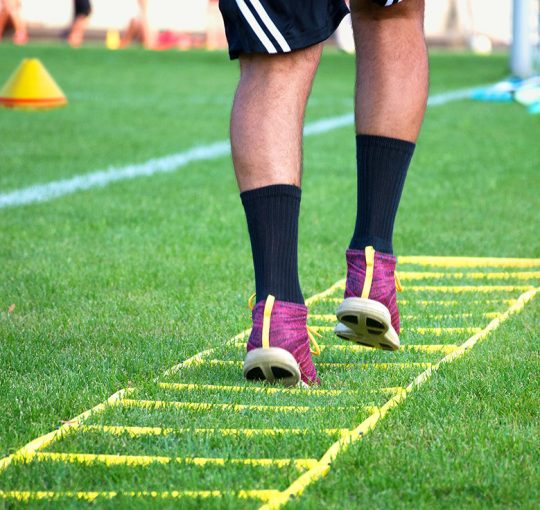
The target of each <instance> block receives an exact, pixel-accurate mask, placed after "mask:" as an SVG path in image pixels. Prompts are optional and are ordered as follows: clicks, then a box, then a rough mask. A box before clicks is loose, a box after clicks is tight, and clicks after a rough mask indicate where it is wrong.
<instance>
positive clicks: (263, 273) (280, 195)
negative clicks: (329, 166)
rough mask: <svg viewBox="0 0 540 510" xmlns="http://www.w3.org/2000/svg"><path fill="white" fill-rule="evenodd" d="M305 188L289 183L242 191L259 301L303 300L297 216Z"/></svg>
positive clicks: (300, 301) (299, 301)
mask: <svg viewBox="0 0 540 510" xmlns="http://www.w3.org/2000/svg"><path fill="white" fill-rule="evenodd" d="M301 196H302V191H301V190H300V188H297V187H296V186H292V185H289V184H275V185H272V186H265V187H263V188H257V189H254V190H250V191H244V192H243V193H241V194H240V197H241V199H242V204H243V205H244V210H245V212H246V219H247V225H248V230H249V237H250V239H251V250H252V252H253V266H254V268H255V286H256V292H257V301H260V300H261V299H266V297H267V296H268V294H272V295H273V296H275V298H276V299H279V300H281V301H288V302H291V303H300V304H304V297H303V295H302V291H301V289H300V281H299V279H298V217H299V215H300V198H301Z"/></svg>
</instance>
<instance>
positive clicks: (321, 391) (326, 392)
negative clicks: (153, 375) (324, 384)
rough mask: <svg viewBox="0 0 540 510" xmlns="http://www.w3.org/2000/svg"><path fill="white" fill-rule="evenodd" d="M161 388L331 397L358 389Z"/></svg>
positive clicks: (175, 385)
mask: <svg viewBox="0 0 540 510" xmlns="http://www.w3.org/2000/svg"><path fill="white" fill-rule="evenodd" d="M158 386H159V387H160V388H163V389H166V390H177V391H182V390H187V391H190V390H209V391H230V392H238V393H242V392H247V393H251V392H253V393H265V394H268V395H273V394H277V393H286V394H287V395H289V394H292V395H298V394H300V395H327V396H331V397H335V396H339V395H345V394H350V395H352V394H356V393H358V390H326V389H316V388H271V387H268V386H226V385H214V384H194V383H158Z"/></svg>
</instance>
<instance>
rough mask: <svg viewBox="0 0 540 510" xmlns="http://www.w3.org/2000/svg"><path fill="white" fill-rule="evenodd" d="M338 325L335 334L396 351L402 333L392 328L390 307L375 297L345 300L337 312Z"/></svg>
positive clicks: (367, 344) (374, 346)
mask: <svg viewBox="0 0 540 510" xmlns="http://www.w3.org/2000/svg"><path fill="white" fill-rule="evenodd" d="M336 316H337V318H338V320H339V322H340V323H339V324H338V325H337V326H336V327H335V329H334V333H335V334H336V335H337V336H338V337H340V338H342V339H343V340H348V341H350V342H355V343H357V344H360V345H365V346H366V347H373V348H375V349H384V350H387V351H396V350H398V349H399V336H398V334H397V333H396V330H395V329H394V328H393V327H392V320H391V317H390V312H389V311H388V308H386V306H384V305H383V304H382V303H379V302H378V301H374V300H373V299H365V298H357V297H351V298H347V299H344V300H343V302H342V303H341V305H339V308H338V310H337V312H336Z"/></svg>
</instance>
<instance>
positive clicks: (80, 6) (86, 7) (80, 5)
mask: <svg viewBox="0 0 540 510" xmlns="http://www.w3.org/2000/svg"><path fill="white" fill-rule="evenodd" d="M91 12H92V6H91V5H90V0H75V17H77V16H89V15H90V13H91Z"/></svg>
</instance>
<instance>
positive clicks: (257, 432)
mask: <svg viewBox="0 0 540 510" xmlns="http://www.w3.org/2000/svg"><path fill="white" fill-rule="evenodd" d="M79 430H80V431H81V432H103V433H105V434H111V435H115V436H119V435H122V434H128V435H130V436H132V437H140V436H167V435H171V434H215V435H220V436H245V437H252V436H277V435H289V434H290V435H307V434H324V435H327V436H336V435H342V434H344V433H346V432H348V431H349V429H320V430H317V429H280V428H275V429H243V428H242V429H202V428H194V429H174V428H162V427H133V426H127V425H82V426H80V427H79Z"/></svg>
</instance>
